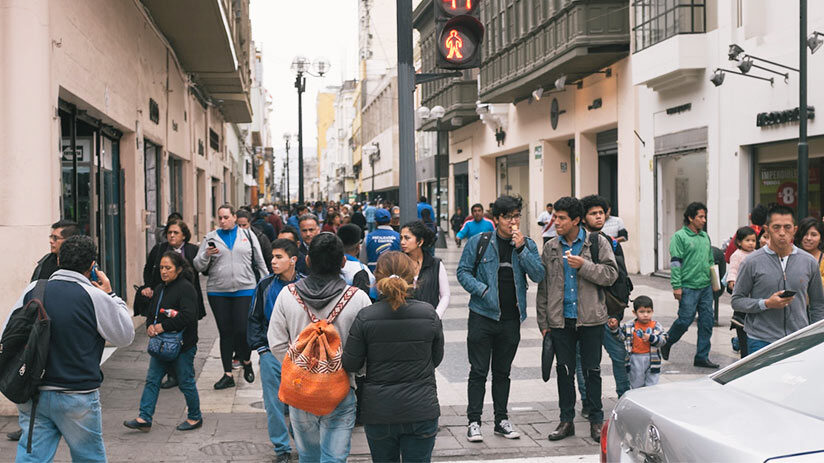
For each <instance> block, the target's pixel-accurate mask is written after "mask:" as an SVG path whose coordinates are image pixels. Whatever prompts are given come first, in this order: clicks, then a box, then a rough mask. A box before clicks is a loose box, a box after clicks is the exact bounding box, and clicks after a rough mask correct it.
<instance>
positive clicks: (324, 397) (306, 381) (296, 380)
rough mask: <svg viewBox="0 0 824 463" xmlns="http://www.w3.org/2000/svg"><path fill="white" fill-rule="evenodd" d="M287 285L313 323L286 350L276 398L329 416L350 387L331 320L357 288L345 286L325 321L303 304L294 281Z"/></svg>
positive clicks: (340, 347) (336, 333) (307, 410)
mask: <svg viewBox="0 0 824 463" xmlns="http://www.w3.org/2000/svg"><path fill="white" fill-rule="evenodd" d="M287 288H288V289H289V292H291V293H292V296H294V297H295V300H296V301H297V302H298V304H300V306H301V307H303V310H305V311H306V314H307V315H309V319H310V320H312V323H310V324H309V325H308V326H307V327H306V328H304V329H303V331H301V332H300V335H299V336H298V338H297V340H295V342H293V343H292V345H291V346H289V349H288V350H287V351H286V357H285V358H284V359H283V366H282V369H281V380H280V389H279V390H278V399H280V401H281V402H283V403H285V404H287V405H291V406H293V407H295V408H298V409H300V410H303V411H306V412H309V413H312V414H314V415H328V414H329V413H331V412H332V411H333V410H335V408H336V407H337V406H338V404H340V403H341V402H342V401H343V399H345V398H346V396H347V394H349V387H350V385H349V374H348V373H346V371H345V370H344V369H343V366H342V364H341V356H342V355H343V349H342V345H341V338H340V334H338V330H336V329H335V327H334V326H333V325H332V323H333V322H334V321H335V319H336V318H337V317H338V315H340V313H341V312H342V311H343V309H344V307H346V304H348V303H349V301H350V300H351V299H352V296H354V295H355V293H356V292H358V288H356V287H354V286H347V287H346V289H345V290H344V291H343V294H342V295H341V297H340V299H339V300H338V303H337V304H335V307H334V308H333V309H332V311H331V312H330V313H329V316H328V317H326V320H319V319H318V318H317V317H315V315H314V314H313V313H312V312H311V311H310V310H309V308H308V307H306V304H305V303H304V302H303V299H301V297H300V295H299V294H298V291H297V288H296V287H295V284H294V283H292V284H290V285H289V286H287ZM347 334H348V333H347Z"/></svg>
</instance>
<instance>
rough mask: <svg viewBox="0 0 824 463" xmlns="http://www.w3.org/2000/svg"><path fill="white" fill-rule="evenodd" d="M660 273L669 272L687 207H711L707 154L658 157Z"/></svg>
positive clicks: (656, 177) (656, 184) (703, 151)
mask: <svg viewBox="0 0 824 463" xmlns="http://www.w3.org/2000/svg"><path fill="white" fill-rule="evenodd" d="M655 201H656V207H655V220H656V224H657V230H656V233H657V240H656V244H657V247H656V252H655V254H656V270H661V271H669V268H670V253H669V244H670V240H671V239H672V236H673V235H674V234H675V232H676V231H678V230H680V229H681V227H682V226H683V216H684V211H685V210H686V208H687V205H688V204H689V203H691V202H694V201H698V202H701V203H703V204H707V152H706V151H705V150H701V151H698V152H693V153H686V154H683V153H682V154H670V155H659V156H656V157H655Z"/></svg>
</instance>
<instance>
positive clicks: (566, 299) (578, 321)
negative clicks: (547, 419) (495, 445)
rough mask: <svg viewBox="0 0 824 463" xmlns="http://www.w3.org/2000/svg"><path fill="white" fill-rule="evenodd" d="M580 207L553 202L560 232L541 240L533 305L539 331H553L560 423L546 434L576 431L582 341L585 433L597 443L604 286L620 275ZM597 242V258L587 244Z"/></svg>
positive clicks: (608, 245)
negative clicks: (541, 267)
mask: <svg viewBox="0 0 824 463" xmlns="http://www.w3.org/2000/svg"><path fill="white" fill-rule="evenodd" d="M583 217H584V208H583V206H582V205H581V202H580V201H578V200H577V199H575V198H571V197H564V198H561V199H559V200H558V201H556V202H555V228H556V229H557V230H558V236H557V237H555V238H553V239H551V240H549V241H548V242H547V243H546V244H545V245H544V252H543V255H542V259H543V263H544V266H545V267H546V277H545V278H544V279H543V280H542V281H541V282H540V283H539V284H538V296H537V299H536V309H537V312H538V327H539V328H540V330H541V334H543V335H544V336H547V335H549V336H551V337H552V338H551V339H552V345H553V346H554V347H555V357H556V359H557V360H558V364H557V365H558V366H557V372H558V402H559V403H558V405H559V406H560V408H561V423H560V424H559V425H558V427H557V428H556V429H555V431H553V432H552V433H551V434H550V435H549V436H548V437H549V440H551V441H557V440H561V439H563V438H565V437H569V436H572V435H574V434H575V427H574V426H573V424H572V420H573V418H575V384H574V378H575V365H576V361H575V350H576V347H577V346H578V345H579V344H580V347H581V367H582V368H583V374H584V383H585V384H586V391H587V404H588V405H589V406H590V410H591V411H590V413H589V422H590V426H589V433H590V436H591V437H592V439H593V440H595V441H598V442H600V440H601V425H602V424H603V420H604V410H603V405H602V403H601V369H600V365H601V345H602V340H603V337H604V325H605V324H606V322H607V307H606V303H605V295H604V293H605V291H604V289H603V287H605V286H612V284H613V283H614V282H615V280H616V279H617V278H618V266H617V264H616V263H615V255H614V254H613V252H612V244H611V243H610V242H609V241H608V240H607V239H606V238H605V237H603V236H600V235H595V237H594V239H590V233H589V232H587V230H586V229H585V228H584V227H582V226H581V220H582V219H583ZM596 245H597V246H598V251H597V252H598V261H599V263H597V264H596V263H595V262H593V260H592V250H591V247H593V246H596Z"/></svg>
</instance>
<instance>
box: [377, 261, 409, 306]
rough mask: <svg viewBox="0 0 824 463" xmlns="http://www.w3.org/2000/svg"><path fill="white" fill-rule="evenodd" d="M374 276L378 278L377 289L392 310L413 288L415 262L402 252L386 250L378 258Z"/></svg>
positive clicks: (402, 301)
mask: <svg viewBox="0 0 824 463" xmlns="http://www.w3.org/2000/svg"><path fill="white" fill-rule="evenodd" d="M375 278H376V279H377V280H378V282H377V285H376V286H377V288H378V291H379V292H380V293H381V295H382V296H383V297H384V299H386V301H387V302H388V303H389V305H390V306H391V307H392V310H398V308H399V307H400V306H402V305H403V304H404V303H405V302H406V298H407V297H409V296H410V295H411V294H412V291H413V289H414V286H413V284H412V282H413V281H414V280H415V263H414V262H412V259H411V258H409V256H407V255H406V254H404V253H402V252H399V251H390V252H386V253H384V254H383V255H381V257H380V258H379V259H378V265H377V268H376V269H375Z"/></svg>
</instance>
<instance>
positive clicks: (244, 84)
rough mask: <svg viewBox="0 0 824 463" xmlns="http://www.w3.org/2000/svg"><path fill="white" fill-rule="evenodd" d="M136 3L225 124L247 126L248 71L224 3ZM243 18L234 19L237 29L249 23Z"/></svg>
mask: <svg viewBox="0 0 824 463" xmlns="http://www.w3.org/2000/svg"><path fill="white" fill-rule="evenodd" d="M141 1H142V2H143V5H144V6H145V7H146V10H147V11H148V12H149V14H150V15H151V17H152V19H153V20H154V22H155V24H156V25H157V27H158V28H159V29H160V31H161V32H162V33H163V35H164V36H165V37H166V38H167V39H168V40H169V43H170V44H171V46H172V48H173V49H174V50H175V54H176V55H177V57H178V59H180V62H181V65H182V66H183V68H184V69H185V71H186V72H188V73H192V74H193V75H194V80H195V82H196V83H197V84H198V85H199V86H200V87H201V88H202V89H204V90H206V92H208V93H209V96H210V97H211V98H213V99H214V100H216V101H217V102H218V105H219V106H220V109H221V111H222V112H223V115H224V118H225V119H226V122H238V123H249V122H252V106H251V104H250V101H249V82H248V76H247V74H246V73H247V71H248V70H247V69H246V66H245V65H243V64H242V57H241V60H239V59H238V55H237V50H239V49H240V48H242V47H243V43H240V44H236V43H235V40H234V37H235V35H234V34H233V31H232V30H231V29H230V21H229V19H228V15H227V12H226V11H225V9H224V2H223V1H222V0H175V1H168V0H141ZM247 14H248V11H247ZM242 16H244V15H241V17H239V18H236V22H235V24H236V25H237V24H242V23H243V22H244V21H248V16H246V17H245V18H244V17H242ZM245 40H248V37H245V38H241V42H244V41H245ZM236 47H237V48H236ZM239 61H240V62H241V65H239V64H238V63H239Z"/></svg>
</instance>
